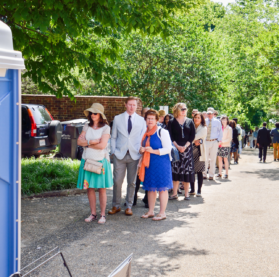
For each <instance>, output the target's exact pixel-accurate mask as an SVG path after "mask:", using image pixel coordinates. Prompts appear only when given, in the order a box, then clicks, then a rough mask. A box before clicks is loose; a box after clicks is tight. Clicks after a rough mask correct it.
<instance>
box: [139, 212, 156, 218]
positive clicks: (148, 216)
mask: <svg viewBox="0 0 279 277" xmlns="http://www.w3.org/2000/svg"><path fill="white" fill-rule="evenodd" d="M152 217H154V214H148V212H147V213H145V214H143V215H142V216H141V218H152Z"/></svg>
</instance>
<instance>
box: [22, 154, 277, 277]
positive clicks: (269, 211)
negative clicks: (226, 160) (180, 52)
mask: <svg viewBox="0 0 279 277" xmlns="http://www.w3.org/2000/svg"><path fill="white" fill-rule="evenodd" d="M124 193H125V188H124V187H123V195H124ZM143 196H144V193H143V191H142V190H140V193H139V201H138V205H137V206H136V207H134V208H133V212H134V215H133V216H131V217H128V216H125V215H124V210H125V207H124V206H123V209H122V212H120V213H118V214H116V215H113V216H110V215H108V216H107V223H106V224H105V225H103V226H102V225H98V224H97V223H96V222H94V223H89V224H88V223H85V222H84V218H85V217H87V216H88V215H89V214H90V211H89V206H88V200H87V196H86V195H79V196H69V197H60V198H57V197H53V198H46V199H33V200H23V201H22V266H25V265H27V264H28V263H30V262H31V261H33V260H35V259H36V258H38V257H40V256H42V255H44V254H45V253H47V252H48V251H49V250H51V249H53V248H54V247H56V246H59V247H60V249H61V251H62V252H63V254H64V256H65V258H66V261H67V263H68V265H69V267H70V270H71V272H72V274H73V276H78V277H82V276H87V277H88V276H108V275H109V273H110V272H111V271H112V270H113V269H114V268H115V267H116V266H117V265H118V264H120V263H121V262H122V261H123V260H124V259H125V258H126V257H127V256H128V255H129V254H131V253H133V255H134V257H133V261H132V276H253V277H255V276H261V277H262V276H279V263H278V261H279V205H278V196H279V162H273V157H272V154H271V152H269V154H268V159H267V163H265V164H263V163H260V162H259V160H258V158H257V150H254V149H245V150H244V151H243V153H242V155H241V159H240V161H239V164H238V165H231V169H230V171H229V179H228V180H224V179H221V180H214V181H205V183H204V186H203V189H202V197H201V198H198V197H195V196H194V197H191V200H190V201H185V200H183V197H182V196H180V197H179V200H178V201H171V202H169V204H168V207H167V219H166V220H164V221H161V222H153V221H152V220H151V219H141V218H140V216H141V215H142V214H143V213H144V212H146V209H145V208H144V206H143V203H142V202H141V200H140V199H141V198H143ZM111 199H112V190H108V205H107V207H108V208H110V205H111ZM123 203H124V197H123ZM158 210H159V201H157V203H156V211H158ZM37 264H38V263H37ZM30 276H44V277H45V276H68V275H67V271H66V270H65V268H64V266H63V263H62V261H61V259H60V258H59V257H58V256H57V257H55V258H54V259H53V260H52V261H50V262H48V263H47V264H46V265H44V266H43V267H41V268H40V269H39V270H36V271H35V272H34V273H32V274H31V275H30Z"/></svg>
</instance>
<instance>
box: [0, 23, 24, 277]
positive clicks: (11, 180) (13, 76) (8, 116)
mask: <svg viewBox="0 0 279 277" xmlns="http://www.w3.org/2000/svg"><path fill="white" fill-rule="evenodd" d="M24 68H25V67H24V60H23V58H22V54H21V52H18V51H14V49H13V38H12V32H11V29H10V28H9V27H8V26H7V25H6V24H5V23H3V22H2V21H0V142H1V143H0V145H1V150H0V153H1V154H0V276H1V277H7V276H10V275H11V274H13V273H15V272H17V271H19V270H20V235H21V234H20V223H21V220H20V218H21V215H20V213H21V212H20V210H21V202H20V199H21V69H24Z"/></svg>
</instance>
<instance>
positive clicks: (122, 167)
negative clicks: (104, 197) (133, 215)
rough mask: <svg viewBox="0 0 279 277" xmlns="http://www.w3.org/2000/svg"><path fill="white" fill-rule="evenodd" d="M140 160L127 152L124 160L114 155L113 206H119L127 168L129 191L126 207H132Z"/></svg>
mask: <svg viewBox="0 0 279 277" xmlns="http://www.w3.org/2000/svg"><path fill="white" fill-rule="evenodd" d="M138 162H139V160H133V159H132V158H131V156H130V154H129V153H127V154H126V155H125V156H124V158H123V159H122V160H119V159H117V157H116V156H115V155H114V156H113V198H112V206H113V207H116V208H119V207H120V204H121V196H122V184H123V181H124V178H125V175H126V170H127V193H126V207H127V208H129V209H131V208H132V206H133V202H134V194H135V187H136V185H135V184H134V180H135V177H136V174H137V166H138Z"/></svg>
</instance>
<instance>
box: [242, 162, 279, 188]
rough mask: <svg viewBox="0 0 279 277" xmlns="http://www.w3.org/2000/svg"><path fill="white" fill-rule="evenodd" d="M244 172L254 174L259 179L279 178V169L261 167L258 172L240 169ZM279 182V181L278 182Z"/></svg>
mask: <svg viewBox="0 0 279 277" xmlns="http://www.w3.org/2000/svg"><path fill="white" fill-rule="evenodd" d="M263 165H264V164H263ZM241 173H244V174H256V175H258V178H259V179H269V180H271V181H278V180H279V169H278V168H277V169H276V168H275V169H261V170H259V171H258V172H255V171H241ZM278 184H279V182H278Z"/></svg>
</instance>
